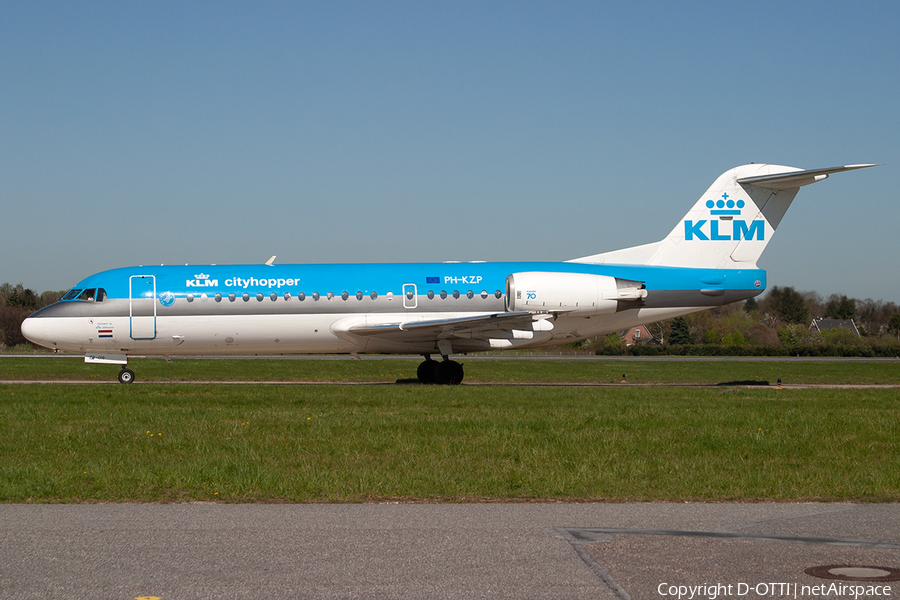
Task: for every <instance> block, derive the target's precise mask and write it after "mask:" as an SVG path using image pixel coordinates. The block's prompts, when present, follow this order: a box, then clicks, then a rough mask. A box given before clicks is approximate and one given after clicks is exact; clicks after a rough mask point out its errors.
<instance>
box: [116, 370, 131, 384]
mask: <svg viewBox="0 0 900 600" xmlns="http://www.w3.org/2000/svg"><path fill="white" fill-rule="evenodd" d="M118 377H119V383H132V382H134V371H132V370H131V369H126V368H125V367H122V370H121V371H119V376H118Z"/></svg>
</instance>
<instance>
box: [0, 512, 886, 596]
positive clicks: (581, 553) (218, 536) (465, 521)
mask: <svg viewBox="0 0 900 600" xmlns="http://www.w3.org/2000/svg"><path fill="white" fill-rule="evenodd" d="M816 569H818V570H816ZM811 573H812V574H811ZM704 586H705V587H704ZM712 586H722V587H712ZM727 586H732V587H731V588H730V589H731V593H730V594H728V593H727V591H728V589H729V588H728V587H727ZM823 586H824V587H823ZM842 590H843V591H844V593H840V592H841V591H842ZM854 590H855V592H856V595H855V596H854ZM860 590H862V593H859V591H860ZM690 594H693V597H694V598H707V599H709V600H713V599H714V598H747V599H756V598H763V597H765V598H832V599H834V598H854V597H855V598H898V597H900V504H825V503H777V504H775V503H772V504H769V503H754V504H727V503H715V504H712V503H711V504H676V503H639V504H633V503H628V504H549V503H547V504H339V505H333V504H328V505H325V504H311V505H310V504H307V505H297V504H291V505H272V504H242V505H234V504H86V505H0V597H2V598H10V599H18V598H41V599H46V598H60V599H66V600H69V599H72V598H98V599H105V598H110V599H113V598H115V599H123V598H125V599H129V600H130V599H132V598H160V599H162V600H169V599H172V600H175V599H182V598H198V599H205V598H217V599H218V598H248V599H249V598H254V599H256V598H401V599H402V598H416V599H420V598H564V599H565V598H578V599H581V598H584V599H587V598H592V599H596V598H605V599H616V598H618V599H628V598H631V599H634V600H639V599H645V598H657V599H665V600H670V599H675V598H678V597H679V595H680V596H681V599H682V600H684V599H685V598H688V597H689V595H690Z"/></svg>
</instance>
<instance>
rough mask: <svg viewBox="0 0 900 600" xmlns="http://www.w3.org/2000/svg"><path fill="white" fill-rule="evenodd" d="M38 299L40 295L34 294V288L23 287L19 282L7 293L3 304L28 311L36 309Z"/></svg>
mask: <svg viewBox="0 0 900 600" xmlns="http://www.w3.org/2000/svg"><path fill="white" fill-rule="evenodd" d="M40 300H41V298H40V296H38V295H37V294H35V293H34V290H32V289H28V288H25V287H23V286H22V284H21V283H20V284H19V285H17V286H16V287H15V288H14V289H13V290H12V292H11V293H9V294H7V296H6V301H5V302H4V303H3V304H4V305H5V306H15V307H18V308H23V309H25V310H28V311H35V310H37V309H38V304H39V303H40Z"/></svg>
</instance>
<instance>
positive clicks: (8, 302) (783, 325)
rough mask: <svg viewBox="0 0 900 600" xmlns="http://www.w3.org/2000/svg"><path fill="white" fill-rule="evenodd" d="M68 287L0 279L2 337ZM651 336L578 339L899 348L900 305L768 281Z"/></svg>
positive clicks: (876, 350)
mask: <svg viewBox="0 0 900 600" xmlns="http://www.w3.org/2000/svg"><path fill="white" fill-rule="evenodd" d="M64 294H65V291H64V290H63V291H49V292H44V293H42V294H37V293H36V292H35V291H34V290H31V289H28V288H26V287H24V286H23V285H22V284H21V283H20V284H18V285H15V286H14V285H11V284H9V283H4V284H0V345H2V346H3V347H4V348H7V349H8V348H14V347H17V346H20V347H21V346H27V347H29V348H30V347H31V344H30V343H29V342H28V341H27V340H26V339H25V338H24V337H23V336H22V330H21V326H22V321H24V320H25V318H26V317H27V316H28V315H30V314H31V313H32V312H34V311H36V310H38V309H40V308H43V307H44V306H47V305H49V304H53V303H54V302H56V301H58V300H59V299H60V298H62V296H63V295H64ZM815 317H824V318H828V319H853V321H854V323H855V324H856V327H857V328H858V330H859V335H857V334H856V332H854V331H852V330H850V329H845V328H838V329H832V330H828V331H823V332H820V331H818V330H816V329H815V328H811V327H810V324H811V322H812V319H813V318H815ZM647 329H648V330H649V332H650V333H651V334H652V335H653V337H654V340H652V341H642V342H641V343H639V344H635V345H634V346H631V347H628V346H626V345H625V342H624V341H623V340H622V339H621V337H620V336H619V335H618V334H611V335H609V336H601V337H599V338H595V339H591V340H587V341H585V342H580V343H579V344H578V346H579V347H580V348H585V349H590V350H592V351H594V352H596V353H598V354H626V353H630V354H667V353H668V354H726V355H727V354H735V355H737V354H751V355H752V354H774V355H795V354H806V355H841V356H900V306H897V305H896V304H895V303H893V302H883V301H881V300H872V299H865V300H859V299H856V298H850V297H848V296H847V295H844V294H832V295H831V296H829V297H828V298H827V299H826V298H823V297H822V296H820V295H819V294H817V293H816V292H798V291H797V290H795V289H794V288H792V287H778V286H775V287H773V288H772V289H771V290H770V291H768V292H767V293H766V294H765V295H763V296H762V297H761V299H759V300H757V299H756V298H751V299H749V300H747V301H745V302H743V303H735V304H729V305H727V306H722V307H719V308H715V309H712V310H706V311H702V312H698V313H694V314H690V315H687V316H684V317H678V318H676V319H670V320H668V321H662V322H660V323H653V324H651V325H648V326H647Z"/></svg>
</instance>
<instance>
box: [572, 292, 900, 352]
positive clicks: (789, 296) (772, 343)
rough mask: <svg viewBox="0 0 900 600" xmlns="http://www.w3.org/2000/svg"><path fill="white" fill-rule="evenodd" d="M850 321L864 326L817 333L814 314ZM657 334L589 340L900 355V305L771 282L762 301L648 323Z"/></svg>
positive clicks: (675, 347)
mask: <svg viewBox="0 0 900 600" xmlns="http://www.w3.org/2000/svg"><path fill="white" fill-rule="evenodd" d="M815 318H825V319H838V320H848V319H852V320H853V323H854V324H855V325H856V328H857V330H858V335H857V331H854V330H853V329H852V328H847V327H837V328H834V329H828V330H824V331H819V330H818V329H817V328H815V327H812V322H813V319H815ZM647 329H648V330H649V332H650V334H651V335H653V338H654V339H653V340H644V341H641V342H640V343H639V344H635V345H633V346H626V345H625V342H624V341H623V340H622V339H621V336H619V335H617V334H612V335H609V336H603V337H600V338H596V339H594V340H589V341H588V342H587V343H585V344H584V346H585V347H587V348H590V349H591V350H593V351H594V352H595V353H597V354H633V355H656V354H673V355H723V356H729V355H731V356H741V355H745V356H754V355H759V356H796V355H803V356H885V357H896V356H900V306H897V304H895V303H894V302H884V301H882V300H872V299H865V300H860V299H857V298H851V297H849V296H847V295H845V294H832V295H831V296H829V297H828V298H823V297H822V296H820V295H819V294H818V293H816V292H799V291H797V290H795V289H794V288H792V287H778V286H775V287H773V288H772V289H771V290H770V291H768V292H767V293H766V294H765V295H763V296H762V297H761V298H760V299H758V300H757V299H756V298H751V299H749V300H746V301H745V302H743V303H740V302H739V303H735V304H729V305H727V306H722V307H719V308H714V309H712V310H706V311H702V312H698V313H693V314H690V315H686V316H684V317H678V318H676V319H670V320H668V321H662V322H660V323H654V324H651V325H648V326H647Z"/></svg>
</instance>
